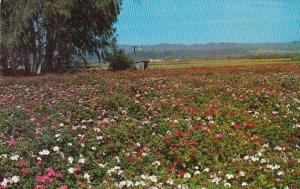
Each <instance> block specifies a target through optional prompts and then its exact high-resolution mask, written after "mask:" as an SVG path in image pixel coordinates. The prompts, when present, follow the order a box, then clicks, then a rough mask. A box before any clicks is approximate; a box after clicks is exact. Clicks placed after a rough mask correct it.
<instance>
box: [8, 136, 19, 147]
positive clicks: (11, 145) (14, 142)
mask: <svg viewBox="0 0 300 189" xmlns="http://www.w3.org/2000/svg"><path fill="white" fill-rule="evenodd" d="M7 143H8V145H9V146H10V147H13V148H15V147H17V141H16V140H15V139H14V138H13V137H10V140H9V141H7Z"/></svg>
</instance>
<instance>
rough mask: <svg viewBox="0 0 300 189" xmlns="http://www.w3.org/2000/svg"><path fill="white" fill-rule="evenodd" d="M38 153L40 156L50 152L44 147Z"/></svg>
mask: <svg viewBox="0 0 300 189" xmlns="http://www.w3.org/2000/svg"><path fill="white" fill-rule="evenodd" d="M39 154H40V155H41V156H48V155H49V154H50V151H49V150H47V149H44V150H42V151H40V152H39Z"/></svg>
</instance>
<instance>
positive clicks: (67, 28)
mask: <svg viewBox="0 0 300 189" xmlns="http://www.w3.org/2000/svg"><path fill="white" fill-rule="evenodd" d="M120 4H121V2H120V0H105V1H104V0H86V1H81V0H64V1H61V0H54V1H42V0H32V1H27V0H16V1H11V0H3V1H2V2H1V22H0V34H1V35H0V39H1V46H0V50H1V53H0V55H1V57H0V58H1V65H2V67H3V68H4V72H7V73H16V69H17V67H18V66H24V67H25V71H26V73H27V74H31V73H39V72H44V73H46V72H54V71H62V70H64V69H69V68H70V67H69V66H70V64H71V63H76V62H79V60H80V59H82V57H84V56H85V55H86V54H91V53H98V50H99V49H100V48H101V49H104V50H105V49H106V48H108V47H109V44H110V41H113V40H114V31H115V29H114V27H113V23H114V22H115V21H116V19H117V16H118V14H119V11H120ZM75 65H76V64H75Z"/></svg>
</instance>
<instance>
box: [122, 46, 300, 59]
mask: <svg viewBox="0 0 300 189" xmlns="http://www.w3.org/2000/svg"><path fill="white" fill-rule="evenodd" d="M127 54H128V55H129V56H131V57H132V58H134V59H138V60H148V59H162V60H174V59H218V58H249V59H263V58H268V59H276V58H290V59H292V60H300V51H299V52H297V51H287V50H260V49H258V50H253V49H237V48H236V49H197V48H196V49H190V48H185V49H181V50H178V49H176V50H175V49H172V48H171V49H151V50H149V49H147V50H145V49H143V48H140V50H139V51H136V52H135V53H133V52H127Z"/></svg>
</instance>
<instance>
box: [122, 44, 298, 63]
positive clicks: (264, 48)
mask: <svg viewBox="0 0 300 189" xmlns="http://www.w3.org/2000/svg"><path fill="white" fill-rule="evenodd" d="M133 47H135V49H136V54H135V55H134V52H133V49H134V48H133ZM119 48H122V49H124V50H125V52H126V53H127V54H128V55H130V56H132V57H134V56H136V57H138V59H174V58H179V59H180V58H187V57H190V56H192V57H194V56H195V55H196V56H197V57H198V58H220V57H245V56H257V55H258V54H260V53H261V54H263V53H267V54H269V55H272V56H275V55H279V54H280V56H285V54H288V53H291V52H299V51H300V41H293V42H288V43H208V44H192V45H184V44H157V45H140V46H134V45H119ZM142 57H144V58H142Z"/></svg>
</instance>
